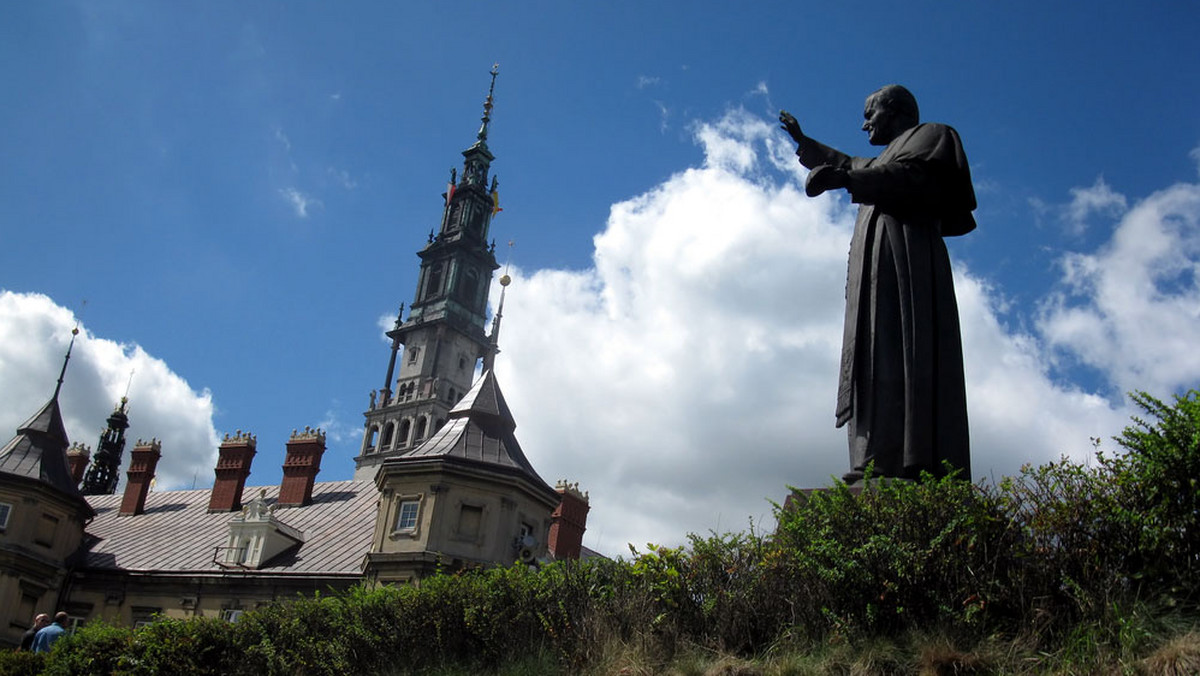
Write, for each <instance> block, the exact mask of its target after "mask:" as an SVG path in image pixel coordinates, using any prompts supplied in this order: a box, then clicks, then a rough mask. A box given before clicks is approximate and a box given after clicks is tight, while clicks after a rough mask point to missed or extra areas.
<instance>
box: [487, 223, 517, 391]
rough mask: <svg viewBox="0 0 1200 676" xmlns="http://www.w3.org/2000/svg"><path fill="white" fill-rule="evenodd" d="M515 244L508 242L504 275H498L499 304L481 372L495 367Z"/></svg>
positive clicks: (510, 280)
mask: <svg viewBox="0 0 1200 676" xmlns="http://www.w3.org/2000/svg"><path fill="white" fill-rule="evenodd" d="M515 244H516V242H514V241H513V240H511V239H510V240H508V251H509V260H508V261H505V263H504V274H503V275H500V302H499V303H497V304H496V316H495V317H492V333H491V335H490V336H488V349H487V352H485V353H484V355H483V370H484V371H491V370H492V369H493V368H495V367H496V355H498V354H500V320H501V319H502V318H503V317H504V294H505V293H506V292H507V291H508V285H509V284H512V277H509V276H508V266H509V264H510V263H511V262H512V248H513V245H515Z"/></svg>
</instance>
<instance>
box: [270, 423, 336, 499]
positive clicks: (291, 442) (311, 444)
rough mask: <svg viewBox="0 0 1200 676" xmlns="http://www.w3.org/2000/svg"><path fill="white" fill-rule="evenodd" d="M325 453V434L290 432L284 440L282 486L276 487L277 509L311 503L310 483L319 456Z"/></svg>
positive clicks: (308, 430)
mask: <svg viewBox="0 0 1200 676" xmlns="http://www.w3.org/2000/svg"><path fill="white" fill-rule="evenodd" d="M324 454H325V433H324V432H322V431H321V430H319V429H316V430H314V429H312V428H311V427H305V428H304V431H303V432H297V431H296V430H292V438H291V439H288V443H287V457H285V458H284V460H283V483H282V484H281V485H280V486H279V501H278V502H277V503H276V504H278V505H280V506H292V507H299V506H301V505H307V504H309V503H311V502H312V492H313V484H314V483H315V482H316V480H317V472H320V471H321V456H322V455H324Z"/></svg>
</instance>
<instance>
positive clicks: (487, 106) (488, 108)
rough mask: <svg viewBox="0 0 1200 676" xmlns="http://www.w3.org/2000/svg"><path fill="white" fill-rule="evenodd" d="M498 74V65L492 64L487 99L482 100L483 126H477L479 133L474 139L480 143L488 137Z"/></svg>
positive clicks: (494, 103)
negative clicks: (490, 82)
mask: <svg viewBox="0 0 1200 676" xmlns="http://www.w3.org/2000/svg"><path fill="white" fill-rule="evenodd" d="M499 74H500V64H498V63H493V64H492V84H491V86H490V87H488V95H487V98H486V99H484V100H483V117H482V118H480V120H481V121H482V122H483V124H481V125H479V133H478V134H477V135H476V136H475V138H477V139H479V140H480V141H486V140H487V135H488V125H489V124H491V122H492V107H493V106H495V105H496V99H495V98H494V96H493V94H495V92H496V76H497V75H499Z"/></svg>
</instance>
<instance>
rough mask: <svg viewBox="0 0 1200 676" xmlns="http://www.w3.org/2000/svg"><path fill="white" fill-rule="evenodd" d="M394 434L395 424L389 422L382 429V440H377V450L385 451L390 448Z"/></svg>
mask: <svg viewBox="0 0 1200 676" xmlns="http://www.w3.org/2000/svg"><path fill="white" fill-rule="evenodd" d="M395 433H396V423H394V422H390V423H388V424H387V427H384V428H383V438H382V439H380V440H379V450H381V451H386V450H388V449H390V448H391V447H392V436H393V435H394V434H395Z"/></svg>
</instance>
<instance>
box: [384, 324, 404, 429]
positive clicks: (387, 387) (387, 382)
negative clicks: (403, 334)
mask: <svg viewBox="0 0 1200 676" xmlns="http://www.w3.org/2000/svg"><path fill="white" fill-rule="evenodd" d="M403 323H404V303H401V304H400V311H399V312H397V313H396V323H395V324H394V325H393V326H392V330H391V333H392V357H391V359H388V367H387V375H386V376H385V377H384V379H383V389H381V390H379V405H380V406H387V405H388V402H389V401H390V400H391V398H392V374H394V373H395V372H396V353H397V352H399V351H400V334H398V333H396V330H397V329H399V328H400V325H401V324H403Z"/></svg>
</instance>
